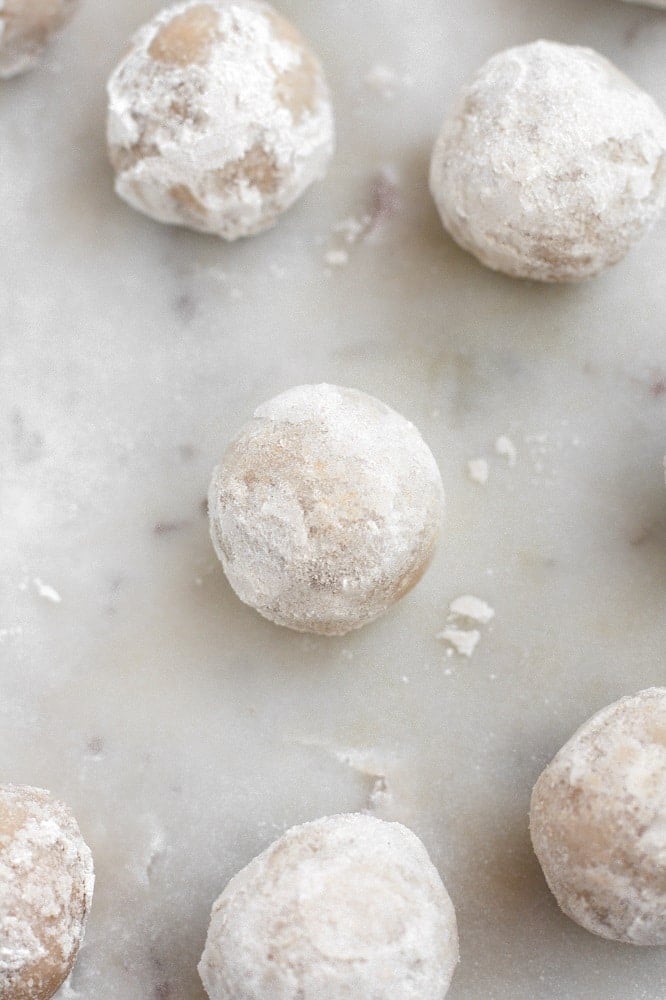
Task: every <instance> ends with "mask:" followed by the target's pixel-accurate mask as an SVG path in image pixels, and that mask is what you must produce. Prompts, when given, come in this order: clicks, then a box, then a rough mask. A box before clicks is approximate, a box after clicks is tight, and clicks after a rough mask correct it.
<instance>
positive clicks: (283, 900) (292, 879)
mask: <svg viewBox="0 0 666 1000" xmlns="http://www.w3.org/2000/svg"><path fill="white" fill-rule="evenodd" d="M457 961H458V935H457V928H456V918H455V912H454V909H453V904H452V903H451V900H450V898H449V895H448V893H447V891H446V889H445V888H444V885H443V884H442V880H441V879H440V877H439V874H438V873H437V870H436V869H435V867H434V866H433V864H432V862H431V861H430V858H429V857H428V854H427V852H426V850H425V848H424V846H423V844H422V843H421V841H420V840H419V839H418V838H417V837H416V836H415V835H414V834H413V833H412V832H411V831H410V830H408V829H406V828H405V827H404V826H401V825H400V824H398V823H386V822H384V821H383V820H379V819H375V818H374V817H372V816H363V815H343V816H330V817H326V818H325V819H320V820H317V821H315V822H314V823H305V824H304V825H303V826H297V827H294V828H293V829H291V830H289V831H288V832H287V833H286V834H285V835H284V836H283V837H281V838H280V840H278V841H276V843H274V844H272V845H271V847H269V848H268V850H266V851H264V853H263V854H260V855H259V857H257V858H255V859H254V861H251V862H250V864H249V865H248V866H247V867H246V868H244V869H243V871H241V872H240V873H239V874H238V875H236V876H235V878H233V879H232V880H231V882H229V884H228V885H227V887H226V889H225V890H224V892H223V893H222V895H221V896H220V897H219V899H218V900H217V902H216V903H215V905H214V906H213V912H212V916H211V923H210V928H209V931H208V938H207V941H206V947H205V950H204V953H203V955H202V958H201V963H200V965H199V973H200V975H201V978H202V981H203V984H204V986H205V988H206V990H207V992H208V995H209V997H210V1000H322V998H323V997H325V998H326V1000H359V998H361V997H362V998H363V1000H443V998H444V996H445V995H446V993H447V990H448V987H449V984H450V982H451V977H452V976H453V972H454V969H455V966H456V963H457Z"/></svg>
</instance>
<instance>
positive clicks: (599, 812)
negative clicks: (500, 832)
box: [530, 688, 666, 945]
mask: <svg viewBox="0 0 666 1000" xmlns="http://www.w3.org/2000/svg"><path fill="white" fill-rule="evenodd" d="M530 830H531V834H532V843H533V844H534V850H535V851H536V854H537V857H538V858H539V861H540V862H541V867H542V868H543V871H544V875H545V876H546V881H547V882H548V885H549V886H550V888H551V890H552V892H553V894H554V896H555V898H556V899H557V902H558V903H559V904H560V906H561V907H562V909H563V910H564V912H565V913H566V914H567V916H569V917H571V918H572V919H573V920H575V921H576V922H577V923H579V924H580V925H581V926H582V927H585V928H586V930H588V931H592V933H593V934H600V935H601V937H605V938H611V939H612V940H614V941H625V942H627V943H629V944H644V945H650V944H652V945H666V688H650V689H649V690H647V691H641V692H640V693H639V694H637V695H635V696H633V697H631V698H622V699H621V701H618V702H615V704H613V705H610V706H609V707H608V708H604V709H603V710H602V711H601V712H599V713H598V714H597V715H595V716H594V717H593V718H592V719H590V720H589V721H588V722H586V723H585V725H583V726H582V727H581V728H580V729H579V730H578V732H577V733H575V734H574V736H572V737H571V739H570V740H569V742H568V743H566V744H565V746H564V747H563V748H562V749H561V750H560V752H559V753H558V754H557V756H556V757H555V759H554V760H553V761H552V763H550V764H549V765H548V767H547V768H546V769H545V771H544V772H543V773H542V774H541V776H540V777H539V780H538V781H537V783H536V785H535V786H534V791H533V793H532V807H531V812H530Z"/></svg>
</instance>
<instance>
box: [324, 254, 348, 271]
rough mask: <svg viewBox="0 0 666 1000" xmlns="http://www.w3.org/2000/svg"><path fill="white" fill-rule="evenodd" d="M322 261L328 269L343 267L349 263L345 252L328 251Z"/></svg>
mask: <svg viewBox="0 0 666 1000" xmlns="http://www.w3.org/2000/svg"><path fill="white" fill-rule="evenodd" d="M324 260H325V262H326V263H327V264H328V266H329V267H344V266H345V265H346V264H348V263H349V254H348V253H347V251H346V250H329V251H327V253H326V254H325V256H324Z"/></svg>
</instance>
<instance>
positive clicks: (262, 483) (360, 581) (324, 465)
mask: <svg viewBox="0 0 666 1000" xmlns="http://www.w3.org/2000/svg"><path fill="white" fill-rule="evenodd" d="M442 512H443V489H442V482H441V477H440V474H439V470H438V468H437V464H436V462H435V460H434V458H433V456H432V453H431V452H430V450H429V448H428V447H427V445H426V444H425V442H424V441H423V439H422V437H421V435H420V434H419V432H418V431H417V429H416V428H415V427H414V425H413V424H411V423H409V421H407V420H405V419H404V417H401V416H400V415H399V414H397V413H395V411H393V410H391V409H390V408H389V407H388V406H385V405H384V404H383V403H380V402H379V400H377V399H374V398H373V397H372V396H368V395H366V394H365V393H362V392H357V391H356V390H354V389H343V388H339V387H337V386H332V385H325V384H324V385H305V386H298V387H296V388H294V389H290V390H288V391H287V392H285V393H282V395H280V396H277V397H275V399H272V400H270V401H269V402H268V403H265V404H264V405H263V406H260V407H259V408H258V410H257V411H256V412H255V414H254V418H253V420H251V421H250V423H249V424H247V425H246V426H245V427H244V428H243V430H241V432H240V434H239V435H238V437H237V438H236V439H235V441H233V443H232V444H231V445H230V447H229V448H228V450H227V452H226V455H225V456H224V458H223V460H222V462H221V463H220V465H219V466H218V467H217V468H216V469H215V471H214V473H213V478H212V482H211V487H210V493H209V513H210V525H211V537H212V540H213V544H214V546H215V550H216V552H217V554H218V556H219V558H220V560H221V561H222V565H223V566H224V570H225V573H226V574H227V577H228V579H229V582H230V583H231V586H232V587H233V589H234V590H235V591H236V593H237V594H238V596H239V597H240V599H241V600H242V601H244V602H245V603H246V604H250V605H251V606H252V607H253V608H256V609H257V611H259V612H260V613H261V614H262V615H264V616H265V617H266V618H269V619H270V620H271V621H274V622H276V623H278V624H280V625H286V626H288V627H289V628H293V629H297V630H299V631H307V632H318V633H320V634H324V635H342V634H344V633H345V632H348V631H350V630H351V629H355V628H360V627H361V626H362V625H365V624H366V623H367V622H370V621H372V620H373V619H374V618H376V617H377V616H378V615H380V614H382V613H383V612H384V611H386V610H387V608H388V607H390V605H391V604H393V603H394V602H395V601H397V600H398V599H399V598H400V597H402V596H403V595H404V594H405V593H407V591H408V590H410V589H411V587H413V586H414V584H415V583H416V582H417V581H418V580H419V579H420V577H421V575H422V574H423V572H424V571H425V569H426V568H427V565H428V563H429V561H430V558H431V556H432V554H433V551H434V547H435V543H436V539H437V534H438V531H439V526H440V522H441V518H442Z"/></svg>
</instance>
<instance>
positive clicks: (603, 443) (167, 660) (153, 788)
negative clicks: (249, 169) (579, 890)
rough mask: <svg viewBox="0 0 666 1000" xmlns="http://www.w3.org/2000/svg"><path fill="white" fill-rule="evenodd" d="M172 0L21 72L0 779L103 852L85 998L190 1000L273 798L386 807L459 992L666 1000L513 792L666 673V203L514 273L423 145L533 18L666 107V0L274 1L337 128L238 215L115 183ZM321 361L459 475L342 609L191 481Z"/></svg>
mask: <svg viewBox="0 0 666 1000" xmlns="http://www.w3.org/2000/svg"><path fill="white" fill-rule="evenodd" d="M158 6H159V4H158V3H155V2H149V0H117V2H115V3H113V4H106V3H101V2H100V0H87V2H86V3H85V4H83V5H82V8H81V11H80V13H79V15H78V16H77V18H76V19H75V20H74V21H73V22H72V24H71V25H70V27H69V29H68V30H67V32H66V33H65V34H63V36H62V38H61V39H60V40H59V41H58V42H57V43H56V44H55V45H54V46H53V47H52V48H51V49H50V50H49V53H48V56H47V59H46V61H45V63H44V64H43V66H42V67H41V68H40V69H38V70H36V71H35V72H33V73H32V74H30V75H27V76H25V77H22V78H20V79H17V80H14V81H11V82H9V83H4V84H2V87H1V88H0V175H1V177H2V182H1V183H2V199H0V268H1V273H2V279H3V280H2V292H1V294H0V363H1V365H2V367H1V369H0V449H1V450H0V512H1V517H0V550H1V551H2V554H3V564H2V573H1V574H0V765H1V766H0V780H2V781H16V782H25V783H30V784H37V785H43V786H46V787H48V788H50V789H51V790H52V791H53V793H54V794H56V795H57V796H58V797H61V798H63V799H65V800H66V801H67V802H68V803H69V804H70V805H71V807H72V809H73V810H74V812H75V814H76V816H77V818H78V820H79V823H80V826H81V829H82V831H83V834H84V836H85V838H86V840H87V842H88V843H89V845H90V847H91V849H92V850H93V853H94V856H95V862H96V870H97V884H96V891H95V899H94V903H93V909H92V914H91V919H90V923H89V927H88V933H87V937H86V943H85V945H84V948H83V950H82V952H81V955H80V958H79V962H78V964H77V966H76V968H75V971H74V973H73V976H72V978H71V982H70V984H69V985H68V986H67V987H65V988H64V990H63V991H62V994H61V996H62V997H65V998H69V1000H79V998H83V1000H97V998H101V997H110V996H113V997H114V998H117V1000H203V997H204V994H203V991H202V988H201V985H200V983H199V980H198V976H197V972H196V963H197V961H198V959H199V956H200V954H201V950H202V948H203V944H204V941H205V935H206V928H207V923H208V914H209V910H210V906H211V903H212V901H213V900H214V899H215V897H216V896H217V895H218V894H219V892H220V891H221V889H222V888H223V886H224V885H225V883H226V882H227V880H228V879H229V878H230V876H231V875H232V874H234V873H235V872H236V871H237V870H239V869H240V868H241V867H242V866H243V865H245V864H246V863H247V862H248V861H249V860H250V858H251V857H253V856H254V855H255V854H256V853H258V852H259V851H260V850H261V849H263V848H264V847H265V846H266V845H267V844H268V843H269V842H270V841H272V840H274V839H275V838H276V837H277V836H278V835H279V834H280V833H281V832H282V831H283V830H284V829H286V828H287V827H288V826H291V825H293V824H295V823H300V822H303V821H305V820H308V819H313V818H315V817H318V816H321V815H324V814H327V813H333V812H340V811H347V810H358V809H366V808H367V809H371V810H372V811H373V812H375V813H376V814H377V815H380V816H382V817H384V818H389V819H397V820H400V821H401V822H404V823H406V824H408V825H409V826H411V827H412V828H413V829H414V830H415V832H416V833H417V834H418V835H419V836H420V837H421V838H422V839H423V840H424V842H425V844H426V846H427V847H428V850H429V851H430V853H431V856H432V858H433V860H434V862H435V863H436V865H437V866H438V868H439V871H440V872H441V874H442V877H443V879H444V881H445V883H446V885H447V887H448V889H449V891H450V894H451V896H452V898H453V901H454V903H455V906H456V909H457V913H458V920H459V929H460V939H461V964H460V966H459V969H458V971H457V973H456V975H455V978H454V981H453V985H452V987H451V991H450V994H449V996H450V997H451V1000H470V998H481V997H483V998H484V1000H574V998H575V1000H600V998H603V1000H662V998H663V997H664V995H666V956H664V953H663V949H632V948H630V947H628V946H621V945H615V944H612V943H609V942H607V941H602V940H597V939H595V938H594V937H592V936H591V935H589V934H587V933H586V932H585V931H583V930H581V929H580V928H579V927H577V926H576V925H574V924H573V923H571V922H570V921H569V920H567V919H566V918H565V917H564V916H562V915H561V914H560V912H559V910H558V909H557V906H556V904H555V902H554V900H553V899H552V897H551V896H550V894H549V892H548V890H547V888H546V886H545V883H544V880H543V878H542V876H541V873H540V871H539V868H538V864H537V862H536V859H535V857H534V855H533V853H532V851H531V848H530V843H529V837H528V831H527V812H528V806H529V797H530V791H531V788H532V785H533V783H534V780H535V779H536V777H537V775H538V773H539V772H540V770H541V769H542V767H543V766H544V764H545V763H546V762H547V761H548V760H550V758H551V757H552V756H553V754H554V753H555V751H556V750H557V749H558V748H559V747H560V746H561V745H562V743H563V742H564V741H565V740H566V739H567V738H568V737H569V736H570V735H571V733H572V732H573V731H574V729H575V728H576V727H577V726H578V725H579V724H580V723H581V722H582V721H583V720H584V719H586V718H587V717H588V716H589V715H591V714H592V713H593V712H594V711H595V710H597V709H598V708H600V707H602V706H603V705H605V704H607V703H609V702H611V701H614V700H615V699H617V698H618V697H620V696H621V695H623V694H627V693H630V692H634V691H637V690H639V689H641V688H644V687H648V686H650V685H654V684H664V683H665V682H666V668H665V666H664V657H663V650H664V646H665V645H666V614H665V610H664V608H665V602H664V596H665V595H664V589H665V578H666V488H665V486H664V471H663V457H664V454H665V453H666V351H665V348H664V335H665V332H666V331H665V327H664V316H665V311H666V277H665V271H664V260H665V259H666V220H662V222H661V223H660V225H658V227H657V228H656V229H655V230H654V231H653V233H652V234H651V235H650V236H649V237H648V238H647V239H646V240H645V241H644V242H643V243H642V244H641V245H640V246H638V247H637V248H636V249H635V250H634V251H633V252H632V253H631V254H630V256H629V257H628V258H627V259H626V260H625V261H624V262H623V263H622V264H620V265H618V266H617V267H616V268H614V269H613V270H611V271H609V272H608V273H606V274H605V275H603V276H602V277H601V278H598V279H596V280H594V281H591V282H589V283H587V284H583V285H579V286H562V287H543V286H540V285H536V284H529V283H521V282H517V281H513V280H511V279H509V278H504V277H502V276H500V275H496V274H493V273H491V272H489V271H487V270H484V269H483V268H482V267H481V266H480V265H478V264H477V263H476V262H475V261H474V260H473V259H472V258H471V257H469V256H468V255H466V254H465V253H463V252H462V251H461V250H459V249H458V248H457V247H456V246H455V245H454V244H453V243H452V242H451V241H450V240H449V239H448V238H447V237H446V235H445V234H444V233H443V231H442V228H441V226H440V223H439V220H438V216H437V212H436V210H435V207H434V205H433V203H432V201H431V199H430V195H429V193H428V187H427V165H428V159H429V154H430V149H431V147H432V142H433V140H434V137H435V135H436V133H437V130H438V128H439V125H440V121H441V118H442V116H443V114H444V111H445V110H446V108H447V107H448V105H449V104H450V102H451V100H452V98H453V96H454V93H455V91H456V88H457V87H458V86H459V85H460V84H461V83H462V82H464V81H465V80H467V79H469V77H470V76H471V75H472V73H473V72H474V71H475V70H476V68H477V67H478V66H479V65H480V63H481V62H482V61H483V60H484V59H486V58H487V57H488V56H489V55H490V54H491V53H492V52H494V51H496V50H498V49H500V48H504V47H507V46H509V45H514V44H519V43H521V42H527V41H530V40H532V39H534V38H537V37H547V38H554V39H557V40H560V41H565V42H576V43H582V44H589V45H592V46H594V47H596V48H597V49H599V50H600V51H601V52H603V53H604V54H605V55H607V56H609V57H610V58H611V59H613V60H614V61H615V62H616V63H617V64H618V66H620V68H622V69H623V70H624V71H625V72H627V73H628V74H629V75H630V76H631V77H633V78H634V79H635V80H636V81H637V82H638V83H640V84H641V85H642V86H644V87H645V88H646V89H647V90H649V91H650V92H651V93H652V94H653V95H654V96H655V98H656V99H657V100H658V101H659V102H660V103H661V105H662V107H666V15H665V14H664V13H661V12H659V11H657V10H654V9H649V8H643V7H639V6H633V5H629V4H624V3H621V2H619V0H552V2H548V3H546V2H545V0H544V2H542V0H537V2H532V3H529V4H525V3H523V2H521V0H496V2H494V3H492V4H490V3H488V2H487V0H469V2H468V3H465V4H459V3H455V2H453V0H419V3H418V4H414V3H412V2H407V0H383V2H381V3H380V2H378V0H367V2H365V3H363V4H359V3H358V2H356V0H331V2H329V3H327V4H318V3H306V2H304V0H284V2H283V3H281V4H280V9H281V10H282V11H283V12H284V13H285V14H286V15H287V16H289V17H291V18H292V19H293V20H294V21H295V22H296V23H298V25H299V26H300V27H301V29H302V30H303V32H304V34H305V35H306V36H307V37H309V39H310V40H311V42H312V44H313V46H314V48H315V49H316V50H317V51H318V52H319V53H320V55H321V57H322V59H323V61H324V63H325V66H326V68H327V71H328V76H329V80H330V83H331V86H332V90H333V95H334V100H335V105H336V112H337V119H338V132H339V142H338V150H337V154H336V157H335V160H334V162H333V166H332V169H331V171H330V173H329V176H328V178H327V180H326V181H325V182H324V183H322V184H320V185H318V186H316V187H315V188H313V189H311V190H310V191H309V192H308V193H307V194H306V196H305V197H304V198H303V199H302V201H301V202H300V203H299V204H298V206H296V207H295V208H294V209H293V210H292V211H291V212H290V213H289V214H288V215H287V216H285V217H284V218H283V219H282V221H281V222H280V224H279V226H278V227H277V228H276V229H274V230H273V231H271V232H270V233H268V234H265V235H263V236H260V237H256V238H254V239H252V240H247V241H245V242H240V243H237V244H234V245H225V244H223V243H221V242H219V241H217V240H216V239H214V238H208V237H205V236H201V235H197V234H193V233H188V232H186V231H184V230H177V229H169V228H165V227H162V226H159V225H158V224H155V223H152V222H150V221H149V220H148V219H146V218H143V217H141V216H140V215H138V214H136V213H134V212H132V211H131V210H130V209H129V208H127V207H126V206H125V205H124V204H122V203H121V202H120V201H119V200H118V199H117V198H116V197H115V195H114V194H113V191H112V175H111V170H110V168H109V166H108V164H107V159H106V154H105V149H104V116H105V97H104V83H105V80H106V77H107V76H108V74H109V72H110V70H111V68H112V67H113V65H114V63H115V62H116V61H117V59H118V58H119V57H120V55H121V53H122V52H123V49H124V46H125V42H126V39H127V37H128V35H129V34H130V32H131V31H132V30H133V28H134V27H136V26H137V25H138V24H139V23H140V22H142V21H143V20H145V19H146V18H147V17H149V16H150V15H151V14H152V13H153V12H154V11H155V10H156V9H157V8H158ZM345 261H346V263H345ZM314 381H329V382H336V383H339V384H342V385H350V386H355V387H357V388H360V389H363V390H365V391H367V392H370V393H372V394H374V395H376V396H378V397H380V398H381V399H383V400H385V401H386V402H387V403H388V404H389V405H391V406H392V407H394V408H395V409H397V410H398V411H399V412H401V413H403V414H404V415H405V416H407V417H408V418H409V419H411V420H413V421H414V422H415V423H416V424H417V426H418V427H419V429H420V430H421V432H422V433H423V436H424V437H425V439H426V441H427V442H428V444H429V445H430V447H431V448H432V450H433V452H434V454H435V457H436V458H437V460H438V463H439V465H440V468H441V471H442V476H443V479H444V483H445V487H446V491H447V496H448V516H447V521H446V527H445V531H444V534H443V537H442V540H441V545H440V548H439V551H438V554H437V555H436V558H435V560H434V563H433V565H432V567H431V569H430V570H429V572H428V573H427V575H426V576H425V578H424V579H423V581H422V582H421V583H420V584H419V586H418V587H417V588H416V589H415V590H414V591H413V592H412V593H411V594H410V595H409V596H408V597H407V598H406V599H405V600H404V601H402V602H401V604H400V605H398V606H397V607H396V608H395V609H394V610H393V611H392V612H390V613H389V614H388V615H386V616H385V617H384V618H382V619H380V620H379V621H377V622H376V623H374V624H373V625H371V626H369V627H367V628H365V629H363V630H362V631H360V632H358V633H355V634H352V635H350V636H347V637H345V638H341V639H325V638H312V637H307V636H303V635H298V634H295V633H291V632H288V631H285V630H283V629H279V628H277V627H275V626H273V625H271V624H270V623H269V622H267V621H264V620H263V619H261V618H260V617H259V616H258V615H256V614H255V613H253V612H252V611H251V610H250V609H249V608H246V607H244V606H243V605H241V604H240V603H239V602H238V600H237V599H236V598H235V597H234V595H233V593H232V592H231V590H230V588H229V587H228V585H227V583H226V581H225V578H224V575H223V573H222V570H221V567H220V566H219V564H218V562H217V560H216V558H215V556H214V553H213V550H212V547H211V544H210V541H209V538H208V526H207V521H206V517H205V512H204V498H205V495H206V491H207V488H208V482H209V477H210V473H211V470H212V468H213V466H214V465H215V463H216V462H217V461H218V459H219V457H220V455H221V453H222V451H223V449H224V447H225V444H226V442H227V441H228V440H229V438H230V437H231V436H232V435H233V434H234V433H235V432H236V430H237V429H238V428H239V427H240V426H241V425H242V424H243V423H244V422H245V420H246V419H247V418H248V416H249V415H250V413H251V411H252V410H253V408H254V407H255V406H256V405H258V404H259V403H260V402H262V401H263V400H265V399H268V398H269V397H271V396H273V395H275V394H276V393H278V392H279V391H281V390H283V389H285V388H287V387H288V386H290V385H294V384H298V383H303V382H314ZM501 436H505V437H508V438H509V440H510V441H511V442H512V443H513V445H514V446H515V449H516V459H515V464H513V465H512V464H511V463H510V461H509V460H508V457H507V455H506V454H505V455H499V454H497V453H496V449H495V442H496V441H497V438H498V437H501ZM500 450H501V449H500ZM505 451H506V449H505ZM509 457H510V456H509ZM475 458H485V459H486V460H487V461H488V465H489V478H488V482H487V483H486V484H485V485H481V484H479V483H477V482H474V481H472V480H470V478H469V476H468V474H467V462H468V461H469V460H470V459H475ZM464 594H473V595H475V596H477V597H479V598H482V599H483V600H485V601H487V602H488V604H490V605H491V606H492V607H493V608H494V609H495V612H496V615H495V617H494V619H493V620H492V621H491V622H490V623H488V624H487V625H482V626H479V631H480V632H481V637H480V640H479V644H478V646H477V648H476V650H475V652H474V654H473V655H472V656H471V657H470V658H469V659H468V658H465V657H463V656H460V655H458V654H455V653H453V654H452V655H451V656H448V655H447V644H446V643H445V642H443V641H442V640H440V639H437V634H438V633H439V632H441V631H442V629H443V628H444V627H445V625H446V624H447V610H448V606H449V603H450V602H451V601H452V600H454V599H455V598H457V597H459V596H461V595H464Z"/></svg>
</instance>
